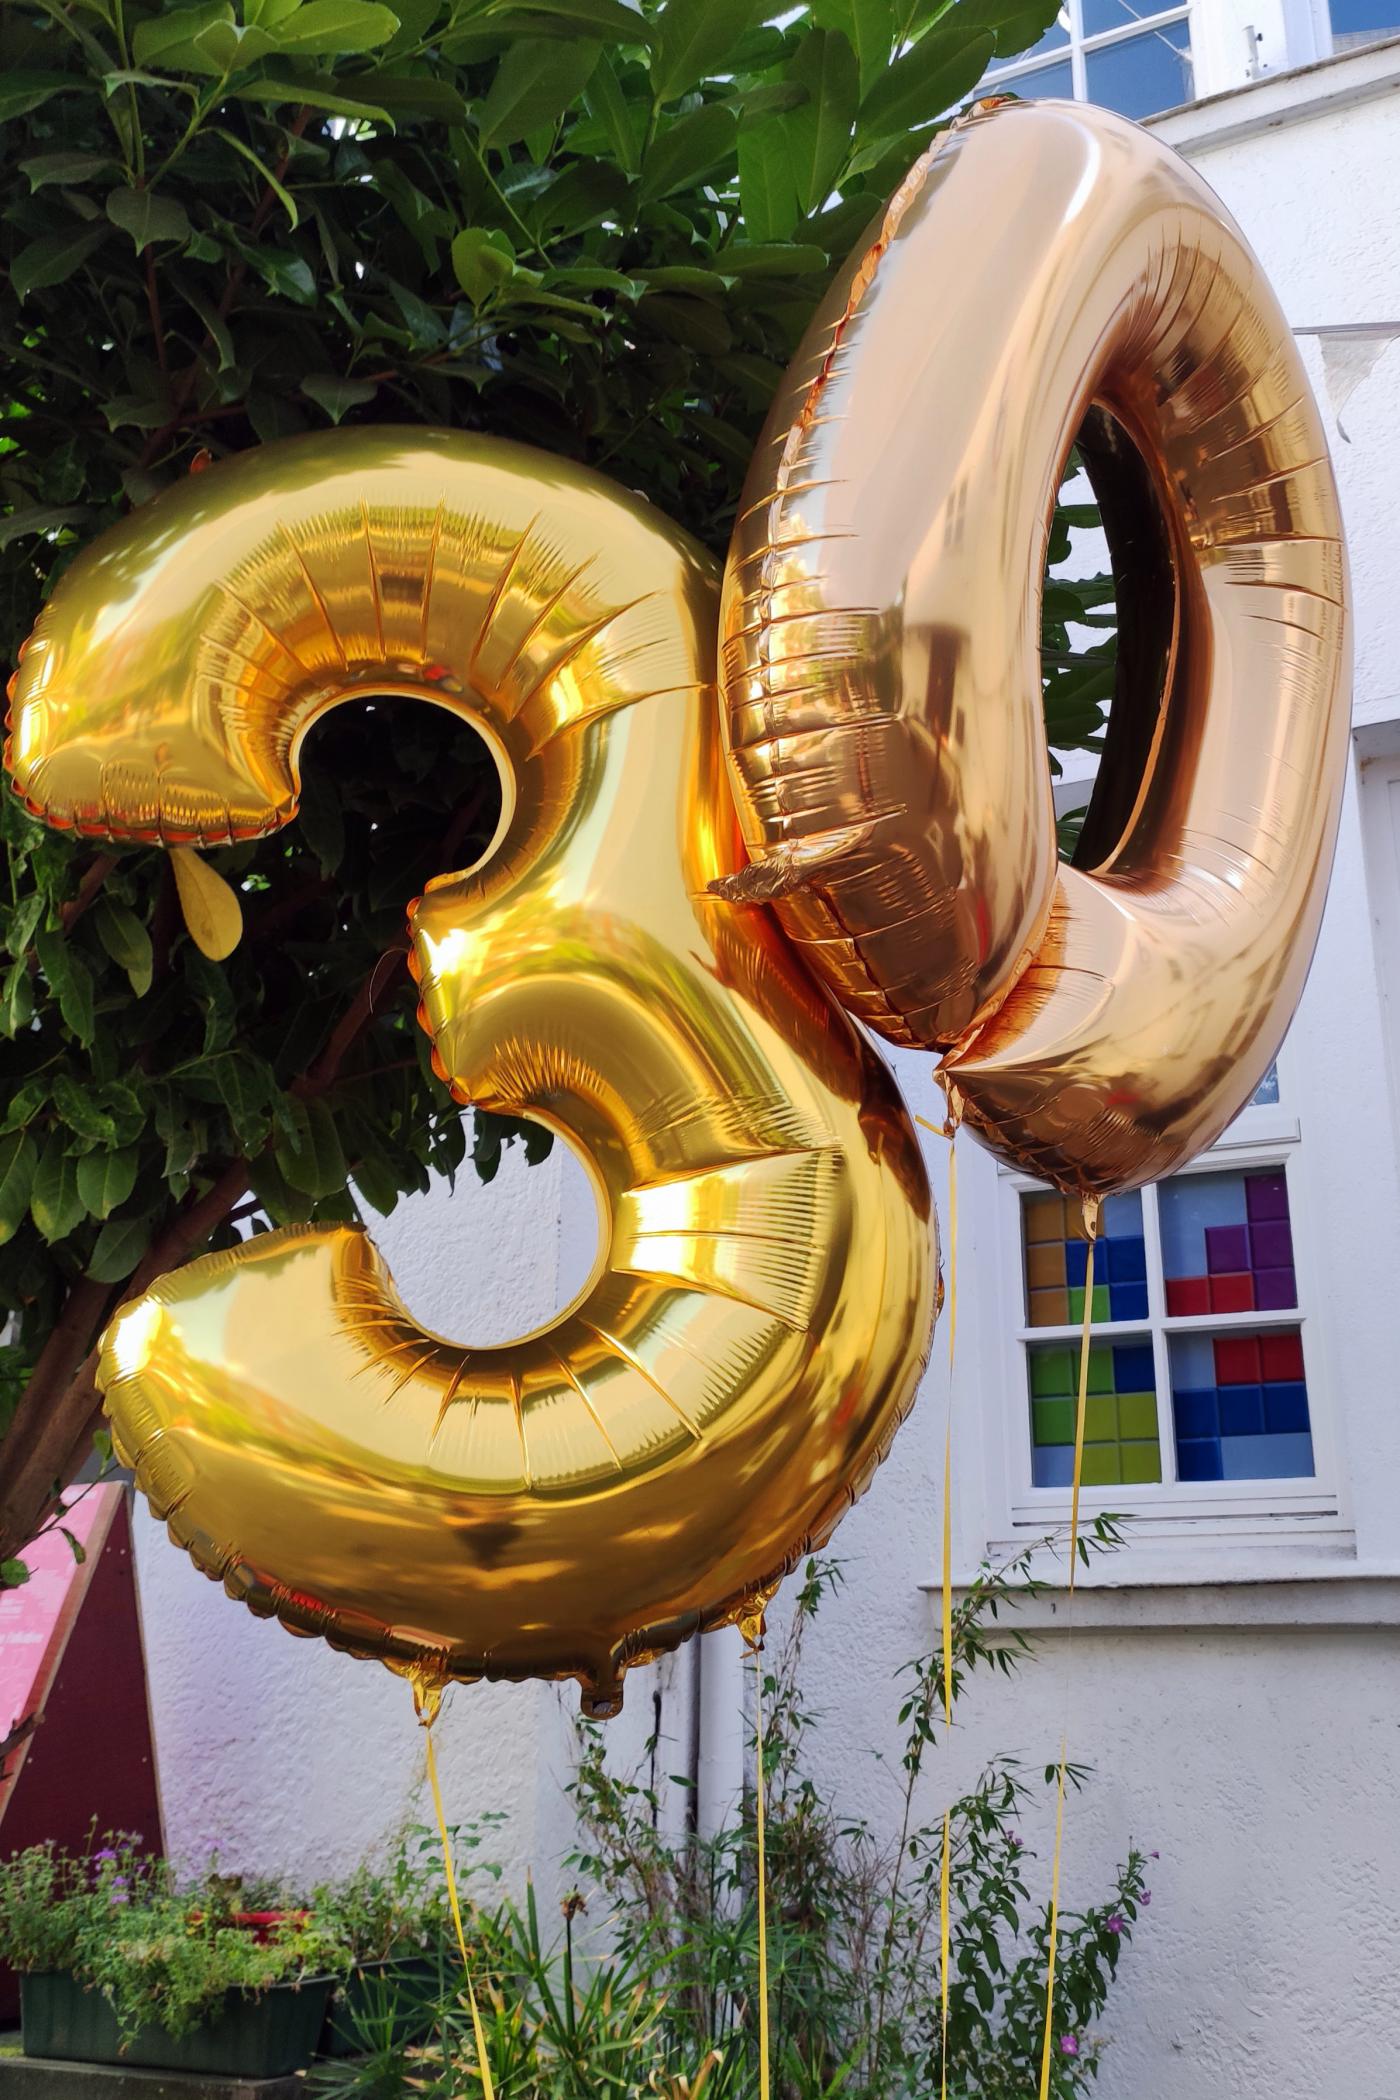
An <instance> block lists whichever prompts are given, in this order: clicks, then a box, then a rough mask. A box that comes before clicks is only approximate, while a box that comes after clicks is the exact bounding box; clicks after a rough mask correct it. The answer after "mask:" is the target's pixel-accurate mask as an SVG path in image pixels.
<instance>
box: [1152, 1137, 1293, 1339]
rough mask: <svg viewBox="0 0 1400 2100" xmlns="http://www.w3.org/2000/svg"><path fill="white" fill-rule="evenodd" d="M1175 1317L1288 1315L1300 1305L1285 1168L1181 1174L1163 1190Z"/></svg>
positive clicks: (1170, 1308) (1165, 1253) (1166, 1265)
mask: <svg viewBox="0 0 1400 2100" xmlns="http://www.w3.org/2000/svg"><path fill="white" fill-rule="evenodd" d="M1158 1215H1159V1217H1160V1219H1161V1227H1162V1273H1163V1275H1164V1277H1165V1278H1166V1287H1167V1312H1168V1314H1169V1315H1182V1316H1185V1315H1190V1314H1196V1315H1199V1314H1201V1313H1222V1312H1281V1311H1285V1310H1288V1309H1290V1308H1291V1307H1293V1306H1295V1305H1296V1304H1297V1303H1298V1281H1297V1274H1296V1271H1295V1269H1294V1266H1293V1232H1292V1228H1291V1226H1290V1224H1289V1217H1288V1183H1287V1181H1286V1180H1285V1178H1284V1172H1283V1169H1282V1167H1269V1168H1266V1169H1264V1170H1263V1171H1261V1172H1256V1173H1239V1174H1177V1175H1174V1176H1173V1177H1172V1179H1171V1180H1170V1181H1164V1182H1163V1183H1162V1184H1161V1186H1160V1188H1159V1190H1158Z"/></svg>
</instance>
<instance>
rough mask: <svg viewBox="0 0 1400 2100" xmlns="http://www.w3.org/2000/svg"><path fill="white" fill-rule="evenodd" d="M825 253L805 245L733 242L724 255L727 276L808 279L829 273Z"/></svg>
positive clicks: (796, 242)
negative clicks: (824, 272) (826, 271)
mask: <svg viewBox="0 0 1400 2100" xmlns="http://www.w3.org/2000/svg"><path fill="white" fill-rule="evenodd" d="M826 266H827V263H826V252H825V250H824V249H822V248H817V247H813V246H812V245H811V244H810V243H805V242H802V241H772V242H766V243H765V242H760V241H731V242H730V244H729V246H728V247H727V248H726V249H725V251H724V269H725V274H726V276H729V277H738V278H741V279H744V278H750V277H808V276H814V275H817V274H819V273H820V272H822V271H824V270H825V269H826Z"/></svg>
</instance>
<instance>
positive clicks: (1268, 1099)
mask: <svg viewBox="0 0 1400 2100" xmlns="http://www.w3.org/2000/svg"><path fill="white" fill-rule="evenodd" d="M1248 1106H1249V1107H1250V1108H1277V1107H1278V1066H1277V1065H1270V1067H1269V1069H1268V1071H1267V1072H1266V1073H1265V1074H1264V1077H1263V1078H1262V1079H1261V1080H1260V1082H1259V1084H1258V1086H1257V1087H1256V1088H1255V1089H1254V1092H1253V1093H1252V1094H1251V1095H1250V1097H1249V1102H1248Z"/></svg>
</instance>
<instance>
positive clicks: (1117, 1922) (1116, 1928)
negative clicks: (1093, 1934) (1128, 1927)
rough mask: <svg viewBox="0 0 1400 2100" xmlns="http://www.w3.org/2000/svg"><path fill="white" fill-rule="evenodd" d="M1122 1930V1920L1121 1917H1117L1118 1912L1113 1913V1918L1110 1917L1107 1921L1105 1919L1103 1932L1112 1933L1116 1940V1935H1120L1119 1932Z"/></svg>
mask: <svg viewBox="0 0 1400 2100" xmlns="http://www.w3.org/2000/svg"><path fill="white" fill-rule="evenodd" d="M1122 1930H1123V1920H1122V1918H1121V1917H1120V1916H1119V1914H1118V1912H1117V1911H1115V1912H1114V1913H1113V1916H1112V1917H1111V1918H1109V1919H1107V1920H1106V1921H1105V1923H1104V1931H1105V1932H1111V1933H1113V1934H1114V1936H1115V1938H1116V1937H1117V1935H1118V1934H1119V1933H1120V1932H1121V1931H1122Z"/></svg>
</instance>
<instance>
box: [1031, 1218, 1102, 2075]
mask: <svg viewBox="0 0 1400 2100" xmlns="http://www.w3.org/2000/svg"><path fill="white" fill-rule="evenodd" d="M1084 1225H1085V1230H1086V1231H1087V1233H1088V1235H1089V1252H1088V1257H1087V1259H1086V1261H1085V1264H1084V1325H1083V1327H1082V1329H1081V1330H1080V1336H1079V1400H1078V1405H1077V1406H1076V1409H1075V1416H1074V1485H1073V1488H1072V1490H1071V1493H1070V1504H1069V1588H1068V1597H1067V1601H1066V1607H1065V1609H1066V1626H1067V1635H1066V1638H1067V1640H1068V1637H1069V1635H1072V1633H1073V1631H1074V1618H1073V1611H1074V1577H1075V1569H1076V1568H1077V1566H1078V1564H1079V1485H1080V1481H1081V1479H1082V1478H1083V1473H1084V1417H1085V1413H1086V1410H1087V1405H1088V1393H1089V1337H1090V1334H1091V1332H1092V1329H1093V1324H1094V1243H1095V1241H1096V1240H1097V1238H1098V1230H1099V1202H1098V1198H1097V1197H1096V1196H1086V1198H1085V1199H1084ZM1066 1661H1068V1648H1066ZM1066 1703H1068V1691H1067V1692H1066ZM1068 1755H1069V1722H1068V1719H1066V1722H1065V1727H1064V1730H1063V1733H1062V1734H1061V1736H1060V1761H1059V1765H1058V1767H1057V1768H1056V1772H1055V1856H1054V1859H1053V1861H1052V1863H1051V1868H1050V1934H1049V1951H1048V1954H1047V1958H1046V1967H1045V2040H1044V2044H1043V2046H1042V2048H1041V2052H1040V2100H1050V2054H1051V2050H1052V2048H1053V2047H1054V2040H1055V1955H1056V1949H1057V1938H1058V1934H1059V1929H1060V1856H1061V1853H1062V1852H1063V1850H1064V1839H1065V1763H1066V1759H1067V1758H1068Z"/></svg>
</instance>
